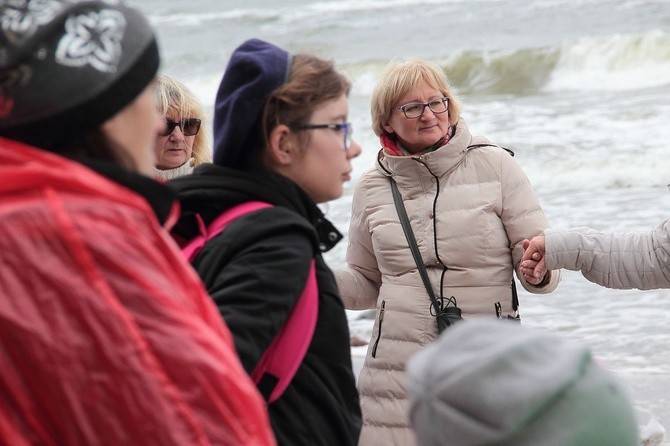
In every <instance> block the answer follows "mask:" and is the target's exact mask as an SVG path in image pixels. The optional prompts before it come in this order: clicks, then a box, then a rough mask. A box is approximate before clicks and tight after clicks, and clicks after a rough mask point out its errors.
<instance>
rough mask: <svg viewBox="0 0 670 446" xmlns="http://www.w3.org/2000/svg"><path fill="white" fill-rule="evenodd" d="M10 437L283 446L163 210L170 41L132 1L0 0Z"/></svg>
mask: <svg viewBox="0 0 670 446" xmlns="http://www.w3.org/2000/svg"><path fill="white" fill-rule="evenodd" d="M0 24H1V25H0V49H1V50H0V443H1V444H11V445H28V444H58V445H74V444H77V445H81V444H114V445H120V444H143V445H150V444H151V445H153V444H161V445H163V444H164V445H196V444H199V445H207V444H225V445H274V444H275V443H276V441H275V438H274V436H273V434H272V431H271V429H270V425H269V421H268V414H267V409H266V406H265V404H264V401H263V400H262V398H261V396H260V394H259V393H258V391H257V390H256V387H255V385H254V384H253V382H252V381H251V379H250V378H249V377H248V376H247V374H246V372H245V371H244V369H243V368H242V366H241V363H240V361H239V359H238V357H237V354H236V351H235V348H234V345H233V342H232V338H231V335H230V332H229V331H228V329H227V328H226V326H225V325H224V323H223V321H222V319H221V317H220V316H219V314H218V311H217V310H216V308H215V306H214V305H213V303H212V301H211V299H210V298H209V297H208V296H207V294H206V292H205V290H204V287H203V285H202V284H201V282H200V280H199V279H198V277H197V275H196V273H195V272H194V271H193V270H192V269H191V267H190V266H189V265H188V264H187V263H186V261H185V260H184V259H183V258H182V256H181V253H180V252H179V250H178V248H177V246H176V245H175V244H174V242H173V241H172V240H171V238H170V236H169V235H168V233H167V232H166V230H165V228H164V227H163V226H162V225H161V223H163V224H165V225H169V224H170V222H174V221H175V220H176V210H177V208H176V206H175V205H174V203H175V202H174V200H173V197H172V195H171V193H170V192H169V191H168V189H166V188H165V187H164V186H162V185H161V184H159V183H157V182H155V181H154V180H152V179H150V178H148V177H146V176H144V175H140V174H139V173H144V174H145V175H151V174H152V172H153V165H154V158H153V153H154V152H153V144H154V138H155V135H156V133H157V132H159V131H161V126H162V125H165V124H164V122H165V121H164V120H161V117H160V116H159V115H158V113H157V112H156V111H155V108H154V104H153V93H154V91H153V90H154V85H155V80H154V79H155V75H156V72H157V69H158V64H159V53H158V48H157V46H156V40H155V37H154V34H153V32H152V30H151V28H150V27H149V25H148V23H147V21H146V19H145V18H144V17H143V16H142V15H141V14H140V13H138V12H137V11H136V10H134V9H132V8H128V7H126V6H124V5H123V4H122V3H121V2H114V3H112V2H103V1H87V2H66V1H62V2H58V1H51V2H43V1H30V0H29V1H27V2H9V3H8V2H3V3H2V4H1V6H0Z"/></svg>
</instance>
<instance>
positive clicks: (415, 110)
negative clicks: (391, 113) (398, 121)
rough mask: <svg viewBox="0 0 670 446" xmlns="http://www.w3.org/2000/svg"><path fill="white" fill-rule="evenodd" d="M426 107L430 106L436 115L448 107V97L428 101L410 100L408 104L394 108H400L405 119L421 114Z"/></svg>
mask: <svg viewBox="0 0 670 446" xmlns="http://www.w3.org/2000/svg"><path fill="white" fill-rule="evenodd" d="M426 107H428V108H430V111H432V112H433V113H435V114H436V115H439V114H440V113H444V112H446V111H447V110H448V109H449V98H448V97H446V96H445V97H443V98H438V99H433V100H431V101H428V102H410V103H409V104H405V105H401V106H400V107H397V108H396V110H402V112H403V113H404V114H405V117H406V118H407V119H417V118H420V117H421V116H422V115H423V112H424V111H426Z"/></svg>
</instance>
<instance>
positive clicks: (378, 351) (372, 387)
mask: <svg viewBox="0 0 670 446" xmlns="http://www.w3.org/2000/svg"><path fill="white" fill-rule="evenodd" d="M486 144H488V141H487V140H485V139H483V138H477V137H473V136H472V135H471V134H470V132H469V130H468V127H467V125H466V123H465V122H464V121H463V120H461V121H460V122H459V123H458V126H457V128H456V132H455V134H454V135H453V136H452V138H451V139H450V140H449V142H448V143H447V144H446V145H445V146H443V147H441V148H439V149H437V150H435V151H433V152H430V153H427V154H423V155H419V156H416V155H415V156H390V155H388V154H386V153H385V152H384V151H380V155H379V159H378V166H377V168H376V169H373V170H370V171H368V172H366V173H365V174H363V176H362V177H361V178H360V180H359V181H358V183H357V185H356V189H355V192H354V197H353V205H352V217H351V224H350V228H349V235H348V237H349V245H348V249H347V258H346V260H347V267H346V268H345V269H343V270H340V271H337V272H336V277H337V282H338V286H339V288H340V294H341V296H342V299H343V301H344V303H345V305H346V307H347V308H349V309H367V308H376V309H377V318H376V320H375V323H374V327H373V335H372V339H371V341H370V347H369V348H368V352H367V356H366V359H365V364H364V366H363V370H362V372H361V374H360V376H359V380H358V388H359V392H360V395H361V407H362V410H363V417H364V426H363V432H362V434H361V440H360V443H359V444H361V445H366V446H367V445H384V446H390V445H402V446H406V445H412V444H414V439H413V434H412V432H411V431H410V429H409V427H408V419H407V412H406V409H407V399H406V394H405V363H406V362H407V360H408V358H409V357H410V356H411V355H412V354H413V353H415V352H416V351H418V350H419V349H420V348H421V347H422V346H424V345H426V344H427V343H429V342H431V341H432V340H433V339H434V338H435V337H436V336H437V328H436V324H435V319H434V317H433V316H431V314H430V312H429V305H430V301H429V298H428V295H427V294H426V291H425V288H424V286H423V283H422V281H421V278H420V276H419V274H418V272H417V268H416V265H415V263H414V259H413V258H412V255H411V252H410V250H409V248H408V245H407V241H406V239H405V236H404V234H403V230H402V227H401V225H400V222H399V220H398V216H397V213H396V209H395V206H394V204H393V198H392V195H391V188H390V184H389V176H393V178H394V179H395V181H396V182H397V184H398V187H399V189H400V192H401V194H402V196H403V201H404V203H405V207H406V209H407V213H408V215H409V218H410V221H411V225H412V228H413V231H414V234H415V237H416V239H417V241H418V244H419V249H420V252H421V255H422V257H423V260H424V263H425V265H426V268H427V270H428V274H429V276H430V279H431V283H432V284H433V288H434V290H435V294H436V296H440V294H442V295H443V296H444V297H449V296H452V295H453V296H454V297H455V298H456V300H457V302H458V305H459V307H460V308H461V309H462V311H463V317H464V318H468V317H472V316H473V315H487V316H490V317H495V315H496V310H495V308H496V304H497V303H499V305H500V308H501V311H502V315H503V316H506V315H507V314H510V313H512V295H511V290H510V283H511V280H512V273H513V267H517V266H518V264H519V262H520V260H521V256H522V253H523V249H522V247H521V243H522V241H523V240H524V239H525V238H530V237H532V236H534V235H537V234H540V233H542V231H543V230H544V229H545V228H546V227H547V220H546V218H545V216H544V214H543V212H542V209H541V208H540V204H539V202H538V199H537V197H536V195H535V193H534V192H533V190H532V187H531V184H530V182H529V181H528V179H527V177H526V176H525V174H524V173H523V171H522V170H521V168H520V167H519V166H518V164H517V163H516V162H515V160H514V158H513V157H512V156H510V154H509V153H508V152H507V151H505V150H503V149H501V148H500V147H496V146H489V145H486ZM477 145H483V146H477ZM473 146H477V147H473ZM445 266H446V269H445ZM559 280H560V274H559V273H558V271H554V272H553V273H552V277H551V280H550V281H549V283H547V284H546V285H544V286H542V287H534V286H532V285H530V284H528V283H526V282H524V281H523V279H518V281H519V283H521V285H522V286H523V287H524V288H525V289H526V290H528V291H530V292H532V293H548V292H551V291H553V290H554V289H555V288H556V285H557V284H558V281H559ZM440 283H442V284H443V286H442V293H440V288H441V287H440ZM522 308H523V307H522Z"/></svg>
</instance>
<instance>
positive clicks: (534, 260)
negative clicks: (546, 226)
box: [520, 235, 547, 285]
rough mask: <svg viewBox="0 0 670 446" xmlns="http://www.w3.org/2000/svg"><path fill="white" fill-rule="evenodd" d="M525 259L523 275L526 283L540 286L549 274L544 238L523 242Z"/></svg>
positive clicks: (522, 269) (522, 261)
mask: <svg viewBox="0 0 670 446" xmlns="http://www.w3.org/2000/svg"><path fill="white" fill-rule="evenodd" d="M522 246H523V257H522V258H521V266H520V270H521V274H523V278H524V279H525V280H526V282H528V283H530V284H532V285H538V284H540V283H541V282H542V281H543V280H544V275H545V274H546V273H547V263H546V261H545V257H544V236H542V235H538V236H535V237H533V238H532V239H530V240H524V241H523V245H522Z"/></svg>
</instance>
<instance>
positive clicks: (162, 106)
mask: <svg viewBox="0 0 670 446" xmlns="http://www.w3.org/2000/svg"><path fill="white" fill-rule="evenodd" d="M154 104H155V106H156V110H158V112H159V113H161V114H162V115H163V116H167V115H169V114H173V115H176V116H179V117H180V118H182V119H185V118H197V119H200V120H201V121H202V124H201V125H200V131H199V132H198V133H197V134H196V135H195V138H194V139H193V152H192V155H191V156H192V157H193V159H194V161H195V162H194V163H193V166H194V167H195V166H198V165H200V164H203V163H208V162H211V161H212V150H211V144H210V139H209V132H208V129H207V122H206V116H205V110H204V109H203V107H202V104H201V103H200V101H199V100H198V98H197V97H196V96H195V94H193V92H192V91H191V90H189V89H188V87H186V85H184V84H182V83H181V82H179V81H178V80H176V79H173V78H171V77H169V76H166V75H159V76H158V82H157V85H156V93H155V95H154Z"/></svg>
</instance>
